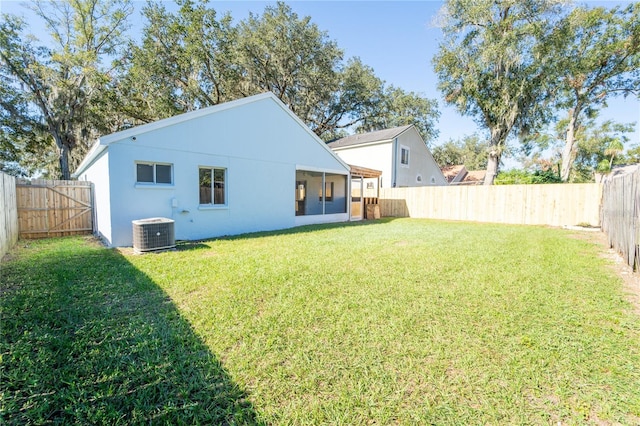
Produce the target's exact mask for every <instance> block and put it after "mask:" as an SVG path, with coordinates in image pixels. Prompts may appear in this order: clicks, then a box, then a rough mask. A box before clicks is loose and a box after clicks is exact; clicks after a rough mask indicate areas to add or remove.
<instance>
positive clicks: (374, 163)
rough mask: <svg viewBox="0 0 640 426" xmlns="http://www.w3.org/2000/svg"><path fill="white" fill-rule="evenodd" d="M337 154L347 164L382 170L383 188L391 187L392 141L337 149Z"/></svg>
mask: <svg viewBox="0 0 640 426" xmlns="http://www.w3.org/2000/svg"><path fill="white" fill-rule="evenodd" d="M335 153H336V154H338V156H339V157H340V158H342V160H343V161H344V162H345V163H347V164H353V165H356V166H362V167H367V168H370V169H374V170H380V171H381V172H382V178H381V179H382V187H383V188H390V187H391V175H392V174H391V172H392V170H393V167H392V163H391V161H390V158H392V157H393V143H392V142H391V141H387V142H381V143H373V144H368V145H359V146H357V147H354V148H351V149H349V148H343V149H336V150H335Z"/></svg>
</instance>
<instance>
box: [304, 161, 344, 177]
mask: <svg viewBox="0 0 640 426" xmlns="http://www.w3.org/2000/svg"><path fill="white" fill-rule="evenodd" d="M298 170H301V171H305V172H318V173H334V174H336V175H344V176H349V175H350V174H351V168H350V167H349V169H348V170H346V171H345V170H337V169H327V168H324V167H318V166H305V165H300V164H296V171H298Z"/></svg>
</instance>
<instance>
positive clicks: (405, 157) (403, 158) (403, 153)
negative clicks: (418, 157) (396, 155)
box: [400, 146, 409, 166]
mask: <svg viewBox="0 0 640 426" xmlns="http://www.w3.org/2000/svg"><path fill="white" fill-rule="evenodd" d="M400 164H402V165H403V166H408V165H409V148H407V147H406V146H402V147H400Z"/></svg>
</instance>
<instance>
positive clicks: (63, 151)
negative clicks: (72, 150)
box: [59, 144, 71, 180]
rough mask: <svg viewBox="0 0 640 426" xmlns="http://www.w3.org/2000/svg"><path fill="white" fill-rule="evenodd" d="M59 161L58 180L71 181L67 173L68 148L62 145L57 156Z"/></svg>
mask: <svg viewBox="0 0 640 426" xmlns="http://www.w3.org/2000/svg"><path fill="white" fill-rule="evenodd" d="M59 161H60V179H62V180H71V173H70V171H69V146H68V145H66V144H62V145H61V147H60V154H59Z"/></svg>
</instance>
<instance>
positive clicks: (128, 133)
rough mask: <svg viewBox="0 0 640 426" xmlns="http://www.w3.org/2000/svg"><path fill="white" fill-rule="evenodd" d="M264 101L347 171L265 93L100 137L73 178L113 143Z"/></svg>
mask: <svg viewBox="0 0 640 426" xmlns="http://www.w3.org/2000/svg"><path fill="white" fill-rule="evenodd" d="M265 99H270V100H272V101H274V102H275V104H276V105H277V106H278V107H280V109H282V110H283V111H284V112H285V113H287V114H288V115H289V116H290V117H291V118H292V119H293V120H294V121H295V122H296V123H297V124H298V125H300V126H301V127H302V128H303V129H304V130H305V131H306V132H307V133H308V134H309V136H311V137H312V138H313V139H314V140H315V141H316V142H317V143H318V144H320V145H322V146H323V147H324V149H326V150H327V152H329V153H330V154H331V155H332V156H333V157H334V158H335V159H336V160H337V161H338V162H340V163H341V164H342V165H343V166H344V167H345V169H347V170H349V165H348V164H347V163H345V162H344V161H343V160H342V159H341V158H340V157H338V156H337V155H336V153H334V152H333V151H332V150H331V149H330V148H329V147H328V146H327V145H326V144H325V143H324V142H323V141H322V139H320V138H319V137H318V136H317V135H316V134H315V133H313V131H312V130H311V129H310V128H309V127H308V126H307V125H306V124H304V122H303V121H302V120H301V119H300V118H299V117H298V116H297V115H295V114H294V113H293V112H292V111H291V110H290V109H289V108H288V107H287V106H286V105H285V104H284V103H282V101H281V100H280V99H278V97H277V96H276V95H274V94H273V93H272V92H265V93H261V94H259V95H254V96H249V97H246V98H241V99H236V100H234V101H230V102H225V103H222V104H218V105H213V106H210V107H206V108H201V109H198V110H195V111H190V112H185V113H183V114H179V115H174V116H173V117H169V118H165V119H162V120H158V121H154V122H152V123H147V124H143V125H140V126H136V127H132V128H130V129H126V130H122V131H120V132H116V133H111V134H109V135H105V136H102V137H100V138H99V139H98V140H97V141H96V143H95V144H94V145H93V147H91V149H90V150H89V152H88V153H87V155H86V157H85V158H84V159H83V160H82V162H81V163H80V165H79V166H78V168H77V169H76V171H75V172H74V173H73V176H74V177H77V176H79V175H80V174H81V173H82V172H84V171H85V170H86V169H87V168H89V166H91V164H92V163H93V162H94V161H95V160H96V159H97V158H98V157H99V156H100V154H102V152H103V151H104V150H105V149H107V147H108V146H109V145H110V144H112V143H113V142H117V141H121V140H123V139H127V138H129V137H134V136H138V135H140V134H143V133H147V132H151V131H154V130H158V129H162V128H164V127H169V126H173V125H175V124H178V123H182V122H185V121H188V120H193V119H195V118H199V117H203V116H207V115H210V114H215V113H218V112H220V111H225V110H228V109H232V108H237V107H240V106H242V105H247V104H250V103H253V102H259V101H262V100H265Z"/></svg>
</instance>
